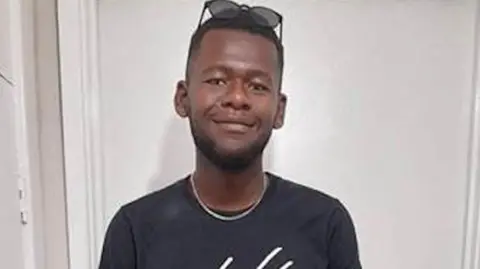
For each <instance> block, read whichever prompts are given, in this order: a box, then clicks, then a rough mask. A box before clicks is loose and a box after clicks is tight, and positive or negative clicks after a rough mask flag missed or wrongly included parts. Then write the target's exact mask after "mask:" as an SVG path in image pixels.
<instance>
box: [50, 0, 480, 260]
mask: <svg viewBox="0 0 480 269" xmlns="http://www.w3.org/2000/svg"><path fill="white" fill-rule="evenodd" d="M477 6H478V8H480V0H479V1H477ZM58 14H59V33H60V62H61V73H62V75H61V84H62V95H63V104H62V105H63V111H64V114H63V116H64V119H63V120H64V134H65V148H66V149H67V150H66V151H65V165H66V184H67V188H66V189H67V203H68V223H69V230H68V231H69V239H70V241H69V248H70V252H71V253H75V255H73V256H72V257H71V261H70V269H96V266H97V262H98V258H99V256H100V251H101V245H102V240H103V233H104V231H105V228H106V227H105V214H104V212H105V210H104V201H103V198H102V193H103V189H104V177H103V171H104V168H103V155H104V154H103V148H102V143H101V121H102V115H101V114H100V111H101V110H100V107H99V106H100V102H99V90H100V88H99V63H98V61H99V58H98V50H99V49H98V45H99V44H98V11H97V1H96V0H58ZM479 14H480V9H477V16H476V17H477V21H476V26H477V27H476V44H475V51H476V52H475V56H476V57H475V59H474V63H473V64H474V65H475V67H476V68H475V70H476V71H475V72H476V74H474V77H473V79H472V91H473V92H474V94H473V96H475V98H474V100H473V101H472V107H471V116H472V120H471V132H470V135H471V141H470V143H471V152H470V153H469V167H468V168H466V169H468V171H469V173H468V199H467V200H468V201H466V208H467V209H466V217H465V231H464V244H463V253H462V254H463V257H462V264H459V268H452V269H478V268H480V171H479V167H480V163H479V162H480V68H479V63H480V53H478V51H479V49H480V42H479V40H480V19H479V18H480V16H479Z"/></svg>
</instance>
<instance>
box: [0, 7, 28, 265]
mask: <svg viewBox="0 0 480 269" xmlns="http://www.w3.org/2000/svg"><path fill="white" fill-rule="evenodd" d="M10 15H11V14H10V3H9V1H8V0H0V72H1V73H2V74H3V75H4V76H5V77H6V78H7V79H8V80H9V81H12V80H13V76H12V75H13V72H12V69H13V66H12V57H11V56H12V51H11V49H10V46H11V31H10V29H11V20H10V17H11V16H10ZM14 91H15V88H14V87H13V86H12V85H10V84H9V83H7V81H5V80H4V79H2V78H0V205H1V209H0V261H1V262H2V266H3V267H5V268H12V269H22V268H24V267H23V266H24V263H23V261H22V259H23V254H22V240H23V239H22V228H21V225H20V202H19V199H18V181H17V172H18V169H17V161H16V160H17V156H16V148H15V141H16V140H15V122H14V119H15V114H14V113H15V107H14V103H15V102H14Z"/></svg>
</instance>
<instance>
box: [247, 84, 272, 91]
mask: <svg viewBox="0 0 480 269" xmlns="http://www.w3.org/2000/svg"><path fill="white" fill-rule="evenodd" d="M250 89H251V90H253V91H260V92H265V91H269V90H270V89H269V88H268V87H267V86H265V85H262V84H260V83H251V84H250Z"/></svg>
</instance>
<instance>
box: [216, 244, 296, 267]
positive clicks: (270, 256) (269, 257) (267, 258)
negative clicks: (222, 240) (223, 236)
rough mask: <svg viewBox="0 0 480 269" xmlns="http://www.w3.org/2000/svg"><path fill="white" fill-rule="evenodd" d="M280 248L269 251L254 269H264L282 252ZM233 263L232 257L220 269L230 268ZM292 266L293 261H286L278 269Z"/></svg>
mask: <svg viewBox="0 0 480 269" xmlns="http://www.w3.org/2000/svg"><path fill="white" fill-rule="evenodd" d="M282 249H283V248H282V247H277V248H275V249H273V250H272V251H270V253H269V254H268V255H267V256H265V258H264V259H263V261H262V262H261V263H260V264H259V265H258V266H257V268H256V269H264V268H265V267H266V266H267V265H268V263H269V262H270V261H271V260H272V259H273V258H274V257H275V256H276V255H277V254H278V253H279V252H280V251H282ZM233 261H234V258H233V257H231V256H230V257H228V258H227V259H226V260H225V261H224V262H223V263H222V265H221V266H220V269H227V268H228V266H230V265H231V264H232V263H233ZM292 265H293V261H291V260H290V261H287V262H286V263H285V264H284V265H282V267H280V268H279V269H287V268H290V266H292Z"/></svg>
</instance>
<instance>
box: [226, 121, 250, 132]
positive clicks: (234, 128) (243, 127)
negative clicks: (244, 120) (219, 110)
mask: <svg viewBox="0 0 480 269" xmlns="http://www.w3.org/2000/svg"><path fill="white" fill-rule="evenodd" d="M222 126H223V127H224V128H225V129H228V130H231V131H241V132H243V131H246V130H248V126H247V125H244V124H240V123H222Z"/></svg>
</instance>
